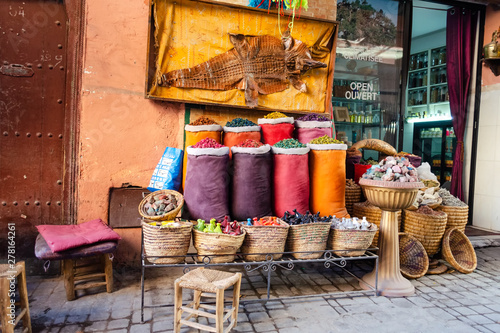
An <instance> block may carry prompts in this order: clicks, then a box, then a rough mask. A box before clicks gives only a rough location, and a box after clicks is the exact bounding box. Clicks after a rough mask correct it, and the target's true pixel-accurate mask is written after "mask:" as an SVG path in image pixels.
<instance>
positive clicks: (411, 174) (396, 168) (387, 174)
mask: <svg viewBox="0 0 500 333" xmlns="http://www.w3.org/2000/svg"><path fill="white" fill-rule="evenodd" d="M363 179H372V180H381V181H386V182H401V183H404V182H410V183H413V182H418V181H419V180H418V173H417V169H415V168H414V167H413V165H411V164H410V161H409V160H408V159H407V158H405V157H394V156H387V157H386V158H385V159H383V160H382V161H380V162H379V163H378V164H376V165H373V166H372V167H371V168H370V169H368V170H367V171H366V173H365V174H363Z"/></svg>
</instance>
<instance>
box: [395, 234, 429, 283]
mask: <svg viewBox="0 0 500 333" xmlns="http://www.w3.org/2000/svg"><path fill="white" fill-rule="evenodd" d="M399 269H400V271H401V274H403V276H404V277H406V278H409V279H418V278H419V277H422V276H424V275H425V274H426V273H427V270H428V269H429V256H428V255H427V252H425V248H424V246H423V245H422V243H420V242H419V241H418V239H416V238H415V237H413V236H410V235H408V234H405V233H399Z"/></svg>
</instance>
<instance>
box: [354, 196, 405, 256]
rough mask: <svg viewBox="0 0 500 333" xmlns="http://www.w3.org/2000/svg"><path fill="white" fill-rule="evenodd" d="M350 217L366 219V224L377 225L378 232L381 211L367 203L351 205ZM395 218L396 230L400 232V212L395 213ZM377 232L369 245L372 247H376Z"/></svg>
mask: <svg viewBox="0 0 500 333" xmlns="http://www.w3.org/2000/svg"><path fill="white" fill-rule="evenodd" d="M352 216H355V217H358V218H360V219H362V218H363V217H366V220H367V221H368V222H371V223H373V224H375V225H377V228H378V229H379V230H380V219H381V218H382V210H381V209H380V208H378V207H376V206H374V205H372V204H370V203H369V202H368V201H365V202H358V203H355V204H353V212H352ZM397 216H398V230H401V211H398V212H397ZM379 230H377V232H376V233H375V236H374V237H373V242H372V245H371V246H372V247H377V246H378V234H379Z"/></svg>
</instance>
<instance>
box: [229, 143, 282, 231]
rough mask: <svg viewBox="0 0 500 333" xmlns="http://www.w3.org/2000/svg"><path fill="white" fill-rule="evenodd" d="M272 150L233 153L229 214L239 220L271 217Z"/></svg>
mask: <svg viewBox="0 0 500 333" xmlns="http://www.w3.org/2000/svg"><path fill="white" fill-rule="evenodd" d="M272 162H273V157H272V155H271V151H268V152H266V153H263V154H246V153H233V163H234V175H233V182H232V191H231V195H232V196H231V199H232V202H231V214H232V217H233V218H234V219H236V220H239V221H246V219H247V218H254V217H264V216H271V215H273V210H272V202H271V194H272V191H271V184H272V178H271V171H272Z"/></svg>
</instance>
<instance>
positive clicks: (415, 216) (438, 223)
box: [404, 209, 447, 256]
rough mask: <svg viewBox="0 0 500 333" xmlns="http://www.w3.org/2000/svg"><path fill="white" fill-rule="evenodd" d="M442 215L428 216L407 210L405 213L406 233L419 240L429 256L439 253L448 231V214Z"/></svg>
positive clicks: (442, 213)
mask: <svg viewBox="0 0 500 333" xmlns="http://www.w3.org/2000/svg"><path fill="white" fill-rule="evenodd" d="M440 213H441V214H440V215H428V214H421V213H419V212H418V211H410V210H407V209H405V211H404V232H405V233H407V234H408V235H410V236H413V237H415V238H416V239H418V241H419V242H420V243H422V245H423V246H424V248H425V251H426V252H427V255H429V256H433V255H435V254H436V253H437V252H438V251H439V248H440V247H441V240H442V239H443V234H444V231H445V229H446V220H447V216H446V213H444V212H440Z"/></svg>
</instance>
